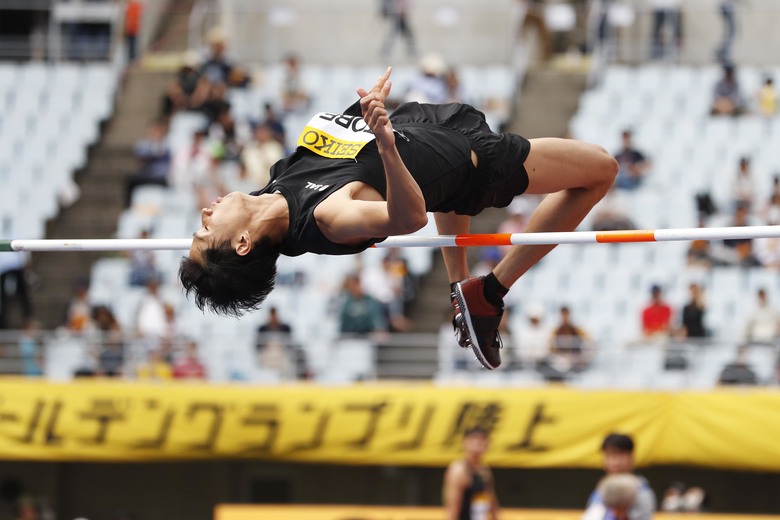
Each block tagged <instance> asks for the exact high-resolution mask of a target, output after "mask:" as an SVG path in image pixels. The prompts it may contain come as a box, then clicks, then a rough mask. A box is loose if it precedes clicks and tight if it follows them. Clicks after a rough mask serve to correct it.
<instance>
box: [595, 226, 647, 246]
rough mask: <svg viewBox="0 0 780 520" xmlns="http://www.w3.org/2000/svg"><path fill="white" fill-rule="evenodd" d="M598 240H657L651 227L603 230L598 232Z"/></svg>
mask: <svg viewBox="0 0 780 520" xmlns="http://www.w3.org/2000/svg"><path fill="white" fill-rule="evenodd" d="M596 242H600V243H620V242H655V231H654V230H651V229H645V230H630V231H601V232H599V233H596Z"/></svg>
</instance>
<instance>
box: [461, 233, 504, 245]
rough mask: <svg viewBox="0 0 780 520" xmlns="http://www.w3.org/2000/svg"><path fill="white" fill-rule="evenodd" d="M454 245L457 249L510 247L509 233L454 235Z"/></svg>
mask: <svg viewBox="0 0 780 520" xmlns="http://www.w3.org/2000/svg"><path fill="white" fill-rule="evenodd" d="M455 244H456V245H457V246H458V247H472V246H511V245H512V234H511V233H491V234H487V235H469V234H464V235H456V236H455Z"/></svg>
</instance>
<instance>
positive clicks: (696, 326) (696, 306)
mask: <svg viewBox="0 0 780 520" xmlns="http://www.w3.org/2000/svg"><path fill="white" fill-rule="evenodd" d="M688 289H689V291H690V295H691V297H690V300H688V303H686V304H685V306H684V307H683V309H682V335H683V337H686V338H696V339H698V338H704V337H706V336H707V329H706V328H705V326H704V315H705V314H706V313H707V306H706V305H705V303H704V297H703V295H702V290H701V287H699V284H696V283H692V284H690V285H689V286H688Z"/></svg>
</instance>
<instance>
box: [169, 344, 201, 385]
mask: <svg viewBox="0 0 780 520" xmlns="http://www.w3.org/2000/svg"><path fill="white" fill-rule="evenodd" d="M173 377H174V378H175V379H206V367H205V365H204V364H203V363H202V362H201V361H200V359H199V357H198V344H197V343H195V342H194V341H192V340H190V341H188V342H187V344H186V346H185V347H184V355H183V356H182V357H181V359H179V360H178V361H177V362H176V363H175V364H174V365H173Z"/></svg>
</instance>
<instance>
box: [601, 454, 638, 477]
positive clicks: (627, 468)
mask: <svg viewBox="0 0 780 520" xmlns="http://www.w3.org/2000/svg"><path fill="white" fill-rule="evenodd" d="M633 470H634V454H633V453H631V452H630V451H622V450H618V449H615V448H607V449H605V450H604V471H605V472H606V473H608V474H612V473H630V472H631V471H633Z"/></svg>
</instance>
